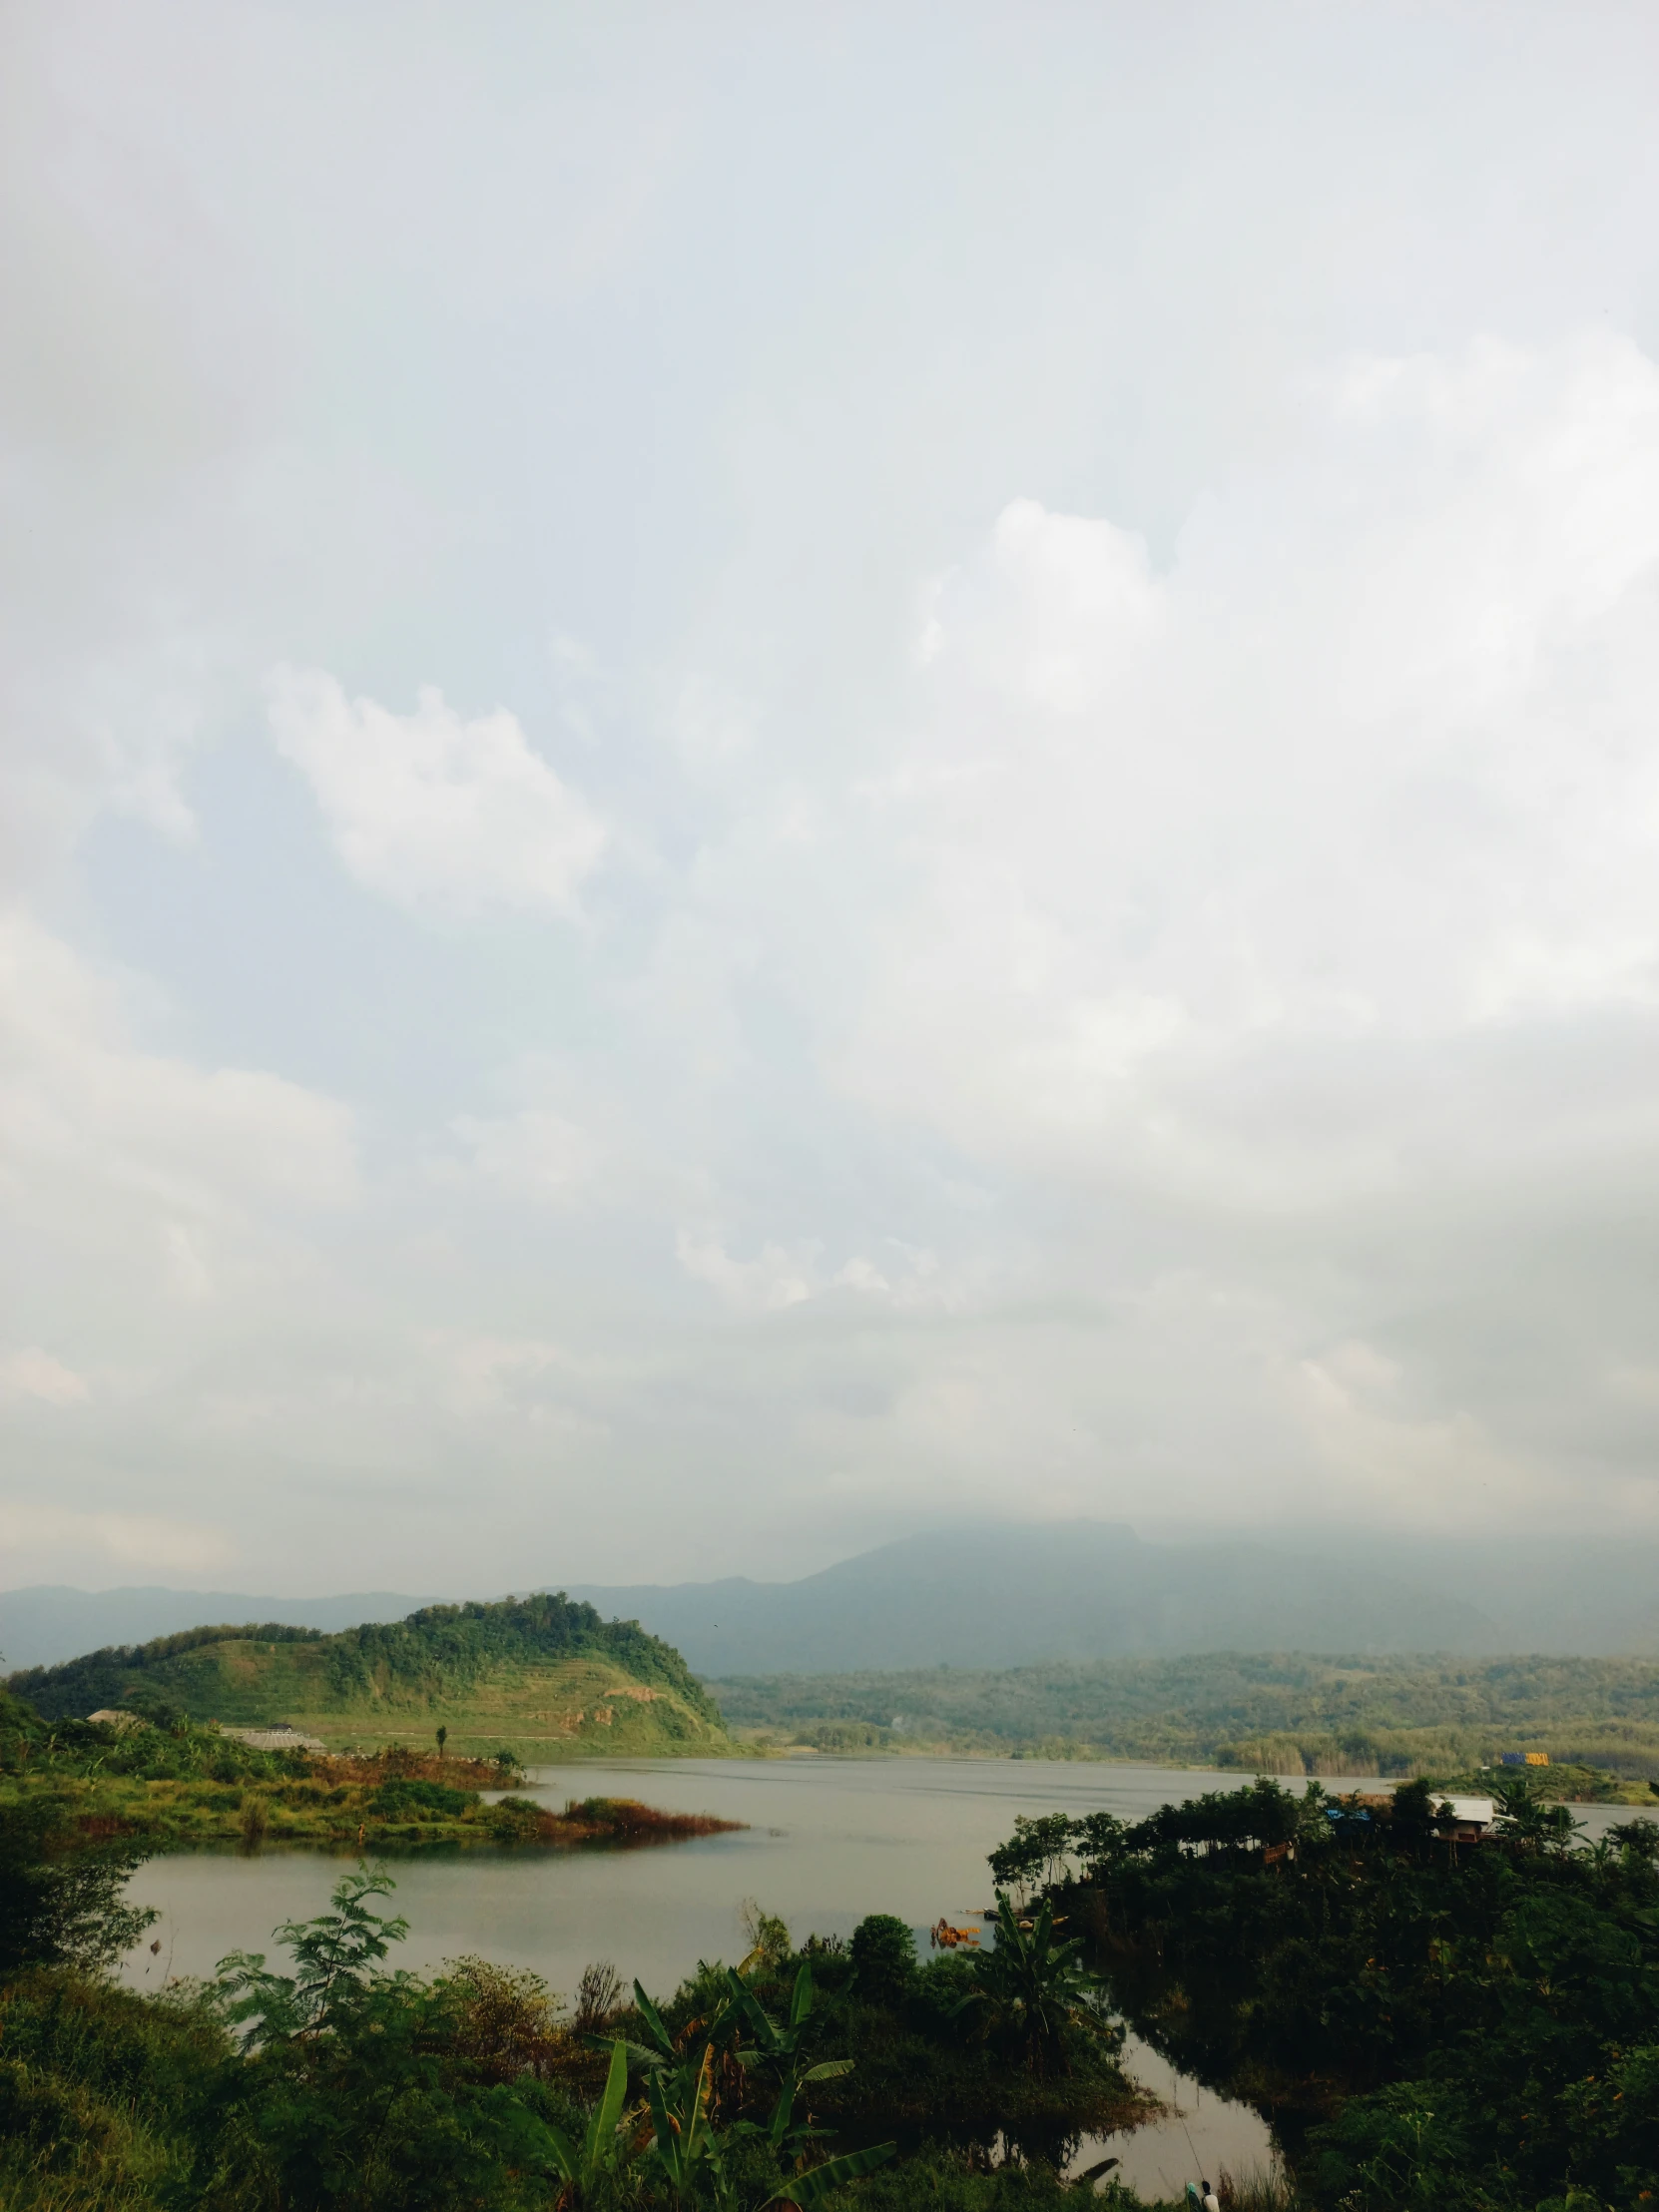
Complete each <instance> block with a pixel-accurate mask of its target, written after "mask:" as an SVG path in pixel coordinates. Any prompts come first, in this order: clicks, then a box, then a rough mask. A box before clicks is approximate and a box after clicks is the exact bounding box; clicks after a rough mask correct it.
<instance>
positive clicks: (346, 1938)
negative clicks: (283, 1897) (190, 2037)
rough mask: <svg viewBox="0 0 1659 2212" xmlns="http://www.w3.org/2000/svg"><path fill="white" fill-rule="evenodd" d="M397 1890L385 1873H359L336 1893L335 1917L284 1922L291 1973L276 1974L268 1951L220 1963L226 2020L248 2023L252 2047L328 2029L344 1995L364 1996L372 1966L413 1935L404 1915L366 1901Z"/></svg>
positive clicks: (280, 1934) (234, 1955) (242, 1953)
mask: <svg viewBox="0 0 1659 2212" xmlns="http://www.w3.org/2000/svg"><path fill="white" fill-rule="evenodd" d="M396 1887H397V1885H396V1884H395V1883H394V1882H393V1881H392V1879H391V1877H390V1875H388V1874H370V1873H369V1872H368V1871H367V1869H366V1868H363V1869H359V1870H358V1872H357V1873H356V1874H350V1875H347V1876H346V1878H345V1880H344V1881H343V1882H342V1883H341V1884H340V1885H339V1887H338V1888H337V1889H336V1890H335V1891H334V1893H333V1897H332V1899H331V1900H330V1903H331V1904H332V1906H333V1911H332V1912H331V1913H322V1914H319V1915H318V1916H317V1918H316V1919H315V1920H310V1921H285V1922H284V1923H283V1924H282V1926H281V1927H280V1928H278V1929H277V1932H276V1940H277V1942H279V1943H281V1944H282V1945H283V1946H284V1947H285V1948H286V1949H287V1950H288V1951H290V1952H291V1953H292V1956H293V1964H294V1971H293V1972H292V1973H291V1974H278V1973H273V1972H271V1971H270V1970H269V1969H268V1967H267V1965H266V1962H265V1952H264V1951H247V1950H236V1951H232V1952H230V1953H229V1954H228V1955H227V1956H226V1957H224V1958H222V1959H221V1960H220V1962H219V1969H218V1980H219V1991H220V1996H221V1999H222V2003H223V2006H224V2011H225V2016H226V2018H227V2019H229V2020H231V2021H233V2022H234V2023H236V2024H238V2025H241V2024H244V2023H247V2025H248V2028H249V2040H250V2041H251V2042H254V2043H265V2042H271V2041H273V2040H275V2039H276V2038H277V2037H280V2036H291V2035H307V2034H314V2033H315V2032H317V2031H318V2030H319V2029H321V2028H324V2027H326V2026H327V2025H328V2024H329V2018H330V2014H331V2012H332V2010H333V2008H334V2006H335V2005H336V2004H337V2003H338V2002H339V2000H340V1998H341V1997H342V1996H344V1995H346V1994H352V1995H355V1994H360V1992H361V1990H362V1988H363V1986H364V1984H365V1981H366V1979H367V1975H368V1971H369V1968H370V1967H371V1966H374V1965H377V1964H378V1963H379V1961H380V1960H381V1959H382V1958H384V1957H385V1956H386V1954H387V1952H388V1951H389V1950H390V1948H391V1946H392V1944H393V1943H399V1942H401V1941H402V1940H403V1937H404V1936H406V1935H407V1934H408V1933H409V1924H408V1922H407V1921H406V1920H404V1919H403V1917H402V1916H401V1915H400V1914H399V1915H398V1916H397V1917H396V1918H391V1917H388V1916H387V1915H385V1914H381V1913H375V1912H372V1911H371V1910H370V1909H369V1906H368V1903H367V1901H368V1899H370V1898H378V1897H385V1896H386V1895H387V1894H388V1893H389V1892H390V1891H392V1890H394V1889H395V1888H396Z"/></svg>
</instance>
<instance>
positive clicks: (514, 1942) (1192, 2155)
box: [125, 1758, 1630, 2196]
mask: <svg viewBox="0 0 1659 2212" xmlns="http://www.w3.org/2000/svg"><path fill="white" fill-rule="evenodd" d="M1244 1779H1245V1778H1244V1777H1243V1776H1240V1775H1236V1774H1213V1773H1208V1772H1204V1771H1200V1770H1193V1769H1190V1768H1169V1767H1130V1766H1105V1765H1100V1766H1096V1765H1092V1764H1083V1763H1080V1762H1079V1763H1075V1764H1074V1763H1064V1762H1059V1761H1051V1760H1037V1759H922V1758H901V1759H862V1760H859V1759H829V1758H801V1759H794V1758H792V1759H773V1760H759V1759H756V1760H748V1759H710V1760H694V1759H685V1760H677V1759H664V1760H638V1761H623V1760H616V1761H609V1760H608V1761H606V1762H605V1764H604V1766H603V1767H600V1766H597V1765H593V1764H586V1765H581V1766H567V1767H539V1768H534V1769H532V1770H531V1774H530V1781H531V1783H532V1785H533V1786H534V1787H535V1788H536V1789H537V1790H538V1791H539V1792H541V1793H544V1794H545V1795H546V1797H547V1799H548V1801H549V1803H551V1804H553V1805H555V1806H557V1805H562V1804H563V1802H564V1801H565V1799H566V1798H570V1797H589V1796H592V1795H594V1794H596V1793H600V1792H603V1793H604V1794H605V1795H607V1796H612V1797H638V1798H643V1799H644V1800H645V1801H646V1803H648V1804H651V1805H657V1806H662V1807H664V1808H665V1809H667V1810H670V1811H674V1812H688V1813H713V1814H716V1815H718V1816H719V1817H720V1818H722V1819H726V1820H737V1821H744V1822H747V1823H748V1824H749V1825H748V1827H747V1828H746V1829H744V1830H743V1831H741V1832H739V1833H737V1834H733V1835H725V1836H710V1837H705V1838H702V1839H699V1840H698V1841H696V1842H693V1843H686V1844H674V1845H666V1846H661V1847H657V1848H654V1849H650V1850H642V1851H620V1852H619V1851H578V1852H548V1853H531V1852H498V1851H476V1852H469V1853H466V1854H465V1855H461V1854H451V1855H447V1856H441V1857H440V1856H429V1857H416V1858H409V1859H399V1860H397V1861H395V1862H393V1863H392V1868H391V1871H392V1873H393V1874H394V1875H395V1877H396V1881H397V1890H396V1894H395V1899H394V1902H393V1908H392V1909H393V1910H395V1911H397V1912H401V1913H404V1914H406V1915H407V1916H408V1919H409V1921H410V1922H411V1923H412V1926H411V1928H410V1932H409V1937H408V1940H407V1942H406V1943H404V1944H403V1945H402V1946H401V1948H400V1950H399V1951H398V1953H397V1954H396V1959H397V1962H398V1963H400V1964H403V1965H407V1966H411V1967H431V1966H436V1965H437V1964H439V1962H440V1961H441V1960H443V1959H444V1958H453V1957H457V1956H459V1955H460V1954H461V1953H463V1952H469V1951H470V1952H477V1953H480V1954H482V1955H483V1956H484V1957H486V1958H492V1959H498V1960H501V1961H504V1962H511V1963H513V1964H516V1965H521V1966H528V1967H531V1968H532V1969H533V1970H534V1971H535V1972H537V1973H539V1974H542V1975H544V1976H545V1977H546V1979H547V1980H548V1981H549V1982H550V1983H551V1985H552V1986H553V1988H554V1989H556V1990H558V1991H560V1992H561V1993H562V1994H563V1995H564V1996H566V1997H568V1996H570V1995H571V1993H572V1992H573V1991H574V1989H575V1987H576V1982H577V1979H578V1976H579V1975H580V1974H581V1971H582V1968H583V1967H584V1966H585V1965H587V1964H588V1963H589V1961H590V1960H593V1959H596V1958H609V1959H611V1960H613V1961H614V1962H615V1964H616V1965H617V1967H618V1968H619V1969H620V1971H621V1972H622V1974H623V1977H624V1979H625V1980H629V1979H632V1977H633V1976H635V1975H638V1977H639V1978H640V1980H641V1981H643V1982H644V1984H645V1986H646V1988H647V1989H648V1990H650V1991H652V1992H654V1993H667V1992H668V1991H670V1990H672V1989H673V1988H674V1987H675V1986H676V1985H677V1984H678V1983H679V1981H680V1980H681V1978H682V1977H683V1976H684V1975H685V1974H687V1973H689V1972H690V1971H691V1970H692V1969H693V1967H695V1965H696V1964H697V1961H698V1960H699V1959H700V1958H709V1959H714V1958H725V1959H728V1960H734V1961H735V1960H736V1959H737V1958H738V1957H739V1956H741V1955H742V1952H743V1950H744V1949H745V1947H746V1945H745V1939H744V1936H743V1932H742V1919H741V1915H742V1909H743V1905H744V1902H745V1900H746V1899H754V1900H756V1901H758V1902H759V1903H760V1904H761V1905H762V1906H764V1907H765V1909H766V1910H767V1911H768V1912H769V1913H775V1914H777V1915H779V1916H780V1917H781V1918H782V1919H783V1920H784V1921H786V1922H787V1923H788V1924H789V1927H790V1930H791V1933H792V1934H793V1935H794V1936H795V1938H796V1940H797V1941H798V1942H799V1941H801V1940H802V1939H803V1938H804V1937H805V1936H809V1935H812V1934H817V1935H821V1936H849V1935H850V1934H851V1933H852V1930H853V1929H854V1928H855V1927H856V1926H857V1924H858V1922H859V1921H861V1920H862V1919H863V1918H864V1917H865V1915H866V1914H869V1913H892V1914H895V1915H897V1917H898V1918H899V1919H900V1920H904V1921H907V1922H909V1924H910V1925H911V1927H912V1928H914V1929H915V1930H916V1931H917V1934H918V1936H919V1938H920V1948H921V1951H922V1954H923V1955H924V1956H925V1955H926V1930H927V1929H928V1928H929V1927H931V1926H932V1924H933V1923H934V1922H935V1921H937V1920H938V1919H939V1917H940V1915H941V1914H942V1915H943V1916H944V1917H945V1918H946V1919H947V1920H960V1919H965V1917H966V1916H967V1915H968V1914H969V1913H971V1912H975V1911H977V1910H978V1909H979V1908H981V1907H983V1906H988V1905H989V1904H990V1903H991V1882H990V1876H989V1874H988V1872H987V1870H986V1866H985V1855H986V1853H987V1852H988V1851H990V1850H991V1849H992V1847H993V1846H994V1845H996V1844H999V1843H1001V1842H1002V1841H1003V1840H1004V1839H1005V1838H1006V1837H1008V1836H1009V1835H1010V1834H1011V1833H1012V1831H1013V1824H1014V1815H1015V1814H1016V1813H1025V1814H1042V1813H1054V1812H1065V1813H1071V1814H1079V1813H1088V1812H1094V1811H1096V1810H1099V1809H1104V1810H1106V1811H1108V1812H1112V1813H1116V1814H1118V1815H1119V1816H1121V1817H1122V1818H1125V1819H1138V1818H1140V1817H1141V1816H1142V1815H1144V1814H1146V1813H1150V1812H1152V1811H1154V1810H1155V1809H1156V1808H1157V1807H1158V1806H1160V1805H1165V1804H1168V1803H1170V1802H1172V1801H1180V1800H1182V1799H1185V1798H1189V1797H1193V1796H1196V1795H1197V1794H1198V1793H1199V1792H1200V1791H1203V1790H1210V1789H1217V1788H1229V1787H1236V1786H1237V1785H1238V1784H1239V1783H1241V1782H1242V1781H1243V1780H1244ZM1356 1786H1358V1787H1362V1788H1372V1789H1375V1788H1376V1787H1377V1784H1376V1783H1375V1782H1373V1783H1369V1784H1360V1785H1355V1784H1354V1783H1352V1782H1344V1781H1328V1782H1327V1783H1326V1787H1327V1788H1328V1789H1331V1790H1336V1789H1343V1788H1353V1787H1356ZM1578 1810H1579V1813H1580V1817H1585V1816H1586V1814H1587V1813H1588V1812H1589V1809H1586V1808H1579V1809H1578ZM1597 1810H1598V1811H1599V1809H1597ZM1629 1817H1630V1815H1629V1811H1628V1809H1626V1808H1618V1809H1609V1810H1608V1812H1607V1814H1606V1816H1605V1818H1603V1819H1599V1820H1596V1819H1591V1820H1588V1821H1587V1825H1588V1826H1589V1827H1591V1828H1592V1829H1596V1828H1600V1827H1604V1826H1605V1825H1606V1824H1607V1821H1608V1820H1613V1819H1619V1818H1625V1819H1628V1818H1629ZM349 1864H350V1862H349V1861H348V1860H342V1859H340V1858H330V1857H325V1856H323V1855H321V1854H316V1853H309V1852H286V1851H282V1852H265V1853H262V1854H260V1855H259V1856H257V1857H254V1858H243V1857H241V1856H239V1855H235V1854H206V1853H204V1854H191V1855H184V1856H178V1857H172V1858H163V1859H154V1860H151V1861H150V1862H149V1864H148V1865H146V1866H144V1867H142V1868H141V1869H140V1870H139V1872H138V1873H137V1875H135V1877H134V1879H133V1884H132V1894H133V1897H134V1898H135V1900H136V1901H138V1902H141V1903H144V1904H147V1905H154V1906H157V1907H159V1908H160V1910H161V1914H162V1919H161V1921H160V1922H159V1923H158V1925H157V1926H156V1928H155V1929H153V1930H152V1931H151V1935H152V1936H153V1937H159V1938H160V1940H161V1949H160V1951H159V1952H155V1953H153V1952H151V1951H150V1950H149V1948H148V1947H147V1946H146V1947H145V1948H143V1949H141V1950H139V1951H138V1952H136V1953H135V1954H134V1956H133V1957H132V1958H131V1959H130V1960H129V1962H128V1965H127V1967H126V1969H125V1973H126V1978H127V1979H128V1980H129V1981H131V1982H132V1983H133V1985H134V1986H136V1987H139V1988H146V1987H149V1988H154V1987H157V1986H159V1985H160V1984H161V1983H162V1982H163V1981H164V1980H165V1979H166V1978H167V1976H168V1975H169V1974H207V1973H211V1972H212V1971H213V1968H214V1965H215V1962H216V1961H217V1960H218V1959H219V1958H221V1957H223V1956H224V1955H225V1953H226V1952H227V1951H229V1950H233V1949H239V1948H240V1949H249V1950H263V1949H268V1948H270V1936H271V1931H272V1929H273V1928H274V1927H275V1926H276V1925H277V1923H278V1922H279V1921H283V1920H302V1919H305V1918H307V1917H308V1916H309V1915H311V1914H313V1913H318V1912H321V1911H323V1910H324V1908H325V1907H326V1905H327V1901H328V1893H329V1891H330V1889H331V1888H332V1887H333V1885H334V1884H335V1883H336V1882H337V1881H338V1880H339V1878H340V1875H341V1873H342V1872H343V1871H345V1870H346V1868H347V1867H348V1866H349ZM1128 2060H1129V2065H1130V2070H1131V2071H1132V2072H1133V2073H1134V2074H1135V2075H1136V2076H1137V2077H1138V2078H1139V2079H1140V2080H1142V2081H1144V2082H1146V2084H1147V2085H1148V2086H1149V2087H1150V2088H1152V2089H1154V2090H1155V2091H1156V2092H1157V2093H1158V2094H1159V2095H1161V2096H1164V2097H1166V2098H1169V2099H1170V2100H1171V2101H1172V2102H1173V2103H1175V2104H1177V2105H1178V2106H1179V2107H1180V2108H1181V2116H1180V2117H1178V2118H1174V2119H1171V2120H1168V2121H1165V2122H1162V2123H1160V2124H1159V2125H1157V2126H1155V2127H1149V2128H1143V2129H1141V2130H1139V2131H1138V2132H1137V2133H1136V2134H1135V2135H1133V2136H1129V2137H1122V2136H1120V2137H1116V2138H1114V2139H1113V2140H1112V2142H1111V2143H1110V2144H1108V2145H1106V2146H1105V2148H1104V2150H1102V2149H1100V2148H1092V2149H1090V2150H1089V2151H1088V2152H1086V2153H1085V2155H1084V2158H1083V2160H1082V2162H1083V2163H1085V2164H1087V2163H1090V2162H1091V2161H1092V2159H1094V2158H1098V2157H1100V2156H1103V2155H1108V2154H1109V2155H1115V2156H1117V2157H1118V2158H1120V2159H1121V2160H1122V2169H1123V2174H1124V2178H1125V2179H1126V2180H1129V2181H1131V2182H1133V2183H1134V2185H1135V2186H1136V2187H1137V2188H1138V2189H1140V2190H1142V2191H1143V2192H1144V2193H1147V2194H1149V2195H1160V2196H1178V2195H1179V2194H1180V2192H1181V2189H1182V2188H1183V2187H1184V2185H1185V2183H1186V2182H1187V2181H1188V2180H1189V2179H1193V2178H1196V2177H1197V2176H1198V2174H1199V2173H1200V2172H1203V2173H1206V2174H1208V2175H1210V2176H1211V2177H1212V2178H1213V2177H1214V2174H1215V2171H1216V2168H1217V2167H1218V2166H1222V2165H1226V2166H1228V2167H1229V2168H1231V2169H1232V2170H1234V2171H1238V2170H1239V2168H1240V2167H1242V2166H1250V2165H1254V2164H1260V2163H1263V2162H1265V2161H1266V2159H1267V2158H1268V2157H1269V2155H1270V2153H1271V2145H1270V2141H1269V2136H1268V2132H1267V2129H1266V2127H1265V2126H1264V2124H1263V2122H1262V2121H1261V2119H1260V2118H1259V2117H1258V2116H1257V2114H1256V2113H1255V2112H1253V2111H1251V2110H1250V2109H1249V2108H1248V2107H1246V2106H1243V2105H1236V2104H1230V2103H1228V2102H1227V2101H1226V2100H1225V2099H1221V2098H1217V2097H1213V2096H1211V2095H1210V2094H1209V2093H1208V2092H1207V2091H1202V2090H1200V2089H1199V2087H1198V2085H1197V2084H1196V2083H1194V2082H1192V2081H1190V2080H1177V2079H1176V2078H1175V2077H1174V2076H1172V2074H1171V2072H1170V2070H1169V2068H1168V2067H1167V2066H1166V2065H1165V2064H1164V2062H1163V2060H1162V2059H1160V2058H1159V2057H1158V2056H1157V2054H1156V2053H1155V2052H1153V2051H1151V2050H1148V2049H1147V2048H1146V2047H1145V2046H1144V2045H1142V2044H1140V2043H1139V2042H1138V2041H1136V2040H1135V2039H1134V2038H1131V2041H1130V2045H1129V2051H1128Z"/></svg>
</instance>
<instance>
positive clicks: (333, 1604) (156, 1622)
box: [0, 1583, 437, 1669]
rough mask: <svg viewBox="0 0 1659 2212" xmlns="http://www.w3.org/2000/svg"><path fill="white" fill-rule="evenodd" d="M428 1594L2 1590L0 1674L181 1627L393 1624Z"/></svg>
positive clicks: (431, 1598)
mask: <svg viewBox="0 0 1659 2212" xmlns="http://www.w3.org/2000/svg"><path fill="white" fill-rule="evenodd" d="M436 1602H437V1596H436V1594H435V1593H433V1592H431V1591H427V1592H424V1593H420V1592H417V1593H416V1594H415V1595H414V1596H412V1597H411V1596H410V1595H408V1594H407V1593H406V1592H402V1591H397V1590H357V1591H351V1592H348V1593H347V1594H346V1595H345V1596H343V1597H252V1596H250V1595H249V1593H248V1592H247V1591H246V1590H170V1589H163V1588H144V1587H136V1588H132V1589H121V1590H76V1589H71V1588H69V1587H67V1586H66V1585H65V1584H63V1583H37V1584H36V1585H35V1586H34V1587H33V1588H31V1589H24V1590H0V1667H3V1668H12V1669H16V1668H18V1667H51V1666H56V1665H57V1664H58V1662H59V1661H60V1660H62V1659H73V1658H75V1657H76V1656H77V1655H78V1654H79V1653H81V1652H84V1651H96V1650H98V1649H100V1648H101V1647H103V1646H105V1645H112V1644H147V1643H149V1642H151V1641H152V1639H153V1638H155V1637H157V1636H172V1635H176V1634H177V1633H178V1631H179V1630H180V1629H182V1628H200V1627H201V1626H203V1624H204V1623H211V1622H214V1621H229V1622H234V1623H237V1624H239V1625H240V1624H241V1623H243V1622H245V1621H282V1622H284V1623H285V1624H286V1625H287V1626H288V1627H290V1628H321V1629H334V1628H355V1627H356V1626H357V1625H358V1624H359V1623H360V1622H362V1621H398V1620H402V1619H404V1618H405V1617H406V1615H408V1614H410V1613H412V1612H414V1611H415V1610H416V1608H417V1607H419V1606H422V1605H432V1604H435V1603H436Z"/></svg>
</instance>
